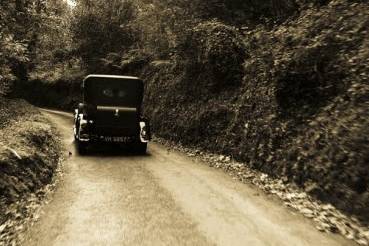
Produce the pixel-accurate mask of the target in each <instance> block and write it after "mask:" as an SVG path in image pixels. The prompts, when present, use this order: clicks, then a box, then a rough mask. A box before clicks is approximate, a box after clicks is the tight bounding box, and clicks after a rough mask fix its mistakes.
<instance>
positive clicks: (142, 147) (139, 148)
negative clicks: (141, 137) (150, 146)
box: [134, 143, 147, 154]
mask: <svg viewBox="0 0 369 246" xmlns="http://www.w3.org/2000/svg"><path fill="white" fill-rule="evenodd" d="M134 151H135V152H136V153H139V154H146V151H147V143H136V144H135V146H134Z"/></svg>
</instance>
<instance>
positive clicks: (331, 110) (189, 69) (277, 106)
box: [143, 0, 369, 220]
mask: <svg viewBox="0 0 369 246" xmlns="http://www.w3.org/2000/svg"><path fill="white" fill-rule="evenodd" d="M368 11H369V8H368V4H367V3H358V2H348V1H343V0H340V1H330V3H329V4H328V5H326V6H320V7H319V8H315V7H314V8H307V9H305V10H303V11H302V12H301V14H300V16H299V17H298V18H296V19H293V20H289V21H287V22H285V23H283V24H282V25H279V26H276V27H275V28H273V29H266V28H263V27H262V26H259V27H258V28H256V29H252V30H250V31H245V32H244V33H243V34H244V40H243V42H239V38H238V36H239V34H238V33H239V32H237V31H236V29H234V28H232V27H229V26H226V25H224V24H221V23H218V22H205V23H203V24H200V25H199V26H198V27H196V28H195V29H194V30H193V33H192V34H191V36H190V39H189V40H190V42H189V43H190V44H191V45H188V46H187V47H185V46H184V49H183V50H181V51H180V54H184V55H183V56H179V60H172V61H171V62H166V63H163V64H161V65H154V64H152V65H151V66H150V67H148V68H146V69H145V70H144V73H143V77H145V78H146V79H147V80H148V83H147V85H146V87H147V95H146V97H145V104H146V106H147V111H146V112H147V114H149V115H150V117H151V119H152V121H153V127H154V132H155V133H156V134H158V135H160V136H162V137H165V138H169V139H172V140H175V141H179V142H182V143H184V144H188V145H195V146H198V147H201V148H204V149H207V150H210V151H216V152H220V153H224V154H229V155H232V156H233V157H234V158H236V159H240V160H243V161H245V162H246V163H247V164H248V165H250V166H252V167H254V168H257V169H259V170H262V171H264V172H267V173H269V174H271V175H274V176H279V177H284V178H285V179H286V180H290V181H292V182H294V183H296V184H298V185H299V186H301V187H303V188H305V189H306V190H307V191H308V192H310V193H311V194H313V195H316V196H317V197H319V198H320V199H322V200H325V201H329V202H332V203H334V204H335V205H336V206H338V207H340V208H342V209H344V210H346V211H349V212H352V213H355V214H357V215H359V216H361V217H362V218H364V219H366V220H367V219H368V217H367V215H368V214H369V212H368V210H367V208H368V207H369V206H368V205H369V192H368V185H367V184H368V183H369V180H368V177H369V173H368V170H369V167H368V163H369V162H368V160H369V156H368V155H369V142H368V129H369V120H368V119H369V117H368V116H369V115H368V114H369V110H368V108H369V107H368V106H369V105H368V104H369V85H368V81H369V78H368V76H369V67H368V64H369V63H368V59H369V54H368V52H369V47H368V42H367V40H369V39H368V33H367V30H366V28H365V27H366V26H367V25H368V24H369V23H368V18H367V16H366V14H365V13H367V12H368ZM243 30H245V29H243ZM217 33H218V36H219V38H218V39H216V38H215V37H216V34H217ZM235 47H236V48H235ZM181 48H183V47H181ZM230 50H232V51H233V52H234V54H235V55H234V56H230V55H229V54H230V53H228V52H230ZM214 60H215V62H214ZM242 60H244V62H243V63H242V64H243V68H242V70H239V64H240V62H241V61H242ZM217 62H219V63H217ZM231 64H234V65H235V66H234V67H231ZM234 75H236V76H242V77H243V79H242V81H237V80H235V79H233V78H230V77H227V76H234ZM219 78H220V79H219ZM218 79H219V80H218ZM234 81H237V82H238V83H232V82H234ZM230 85H231V86H230ZM214 88H215V89H214Z"/></svg>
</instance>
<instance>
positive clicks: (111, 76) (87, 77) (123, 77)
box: [83, 74, 140, 81]
mask: <svg viewBox="0 0 369 246" xmlns="http://www.w3.org/2000/svg"><path fill="white" fill-rule="evenodd" d="M90 78H109V79H129V80H140V78H138V77H133V76H122V75H107V74H90V75H88V76H86V77H85V79H84V80H83V81H86V80H87V79H90Z"/></svg>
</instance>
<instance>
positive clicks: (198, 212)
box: [23, 111, 351, 246]
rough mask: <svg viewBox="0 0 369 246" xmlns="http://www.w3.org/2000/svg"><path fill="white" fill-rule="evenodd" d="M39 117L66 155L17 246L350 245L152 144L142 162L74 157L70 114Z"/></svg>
mask: <svg viewBox="0 0 369 246" xmlns="http://www.w3.org/2000/svg"><path fill="white" fill-rule="evenodd" d="M44 114H45V115H47V116H48V117H49V118H50V119H51V120H52V121H53V122H54V123H55V124H56V125H57V127H58V129H59V130H60V132H61V134H62V137H63V141H64V144H65V148H66V150H67V151H71V152H72V153H73V155H72V156H71V157H67V159H66V161H65V163H64V165H63V169H64V175H63V176H62V178H61V181H60V183H59V187H58V188H57V189H56V191H55V193H54V194H53V195H52V199H51V202H50V203H48V204H47V205H45V207H44V208H43V211H44V212H43V214H42V215H41V217H40V219H39V221H38V222H37V223H36V224H35V225H34V226H32V227H31V228H30V229H29V230H28V231H27V232H26V235H25V236H24V241H23V245H250V246H254V245H351V243H350V242H348V241H346V240H344V239H343V238H341V237H339V236H335V235H328V234H323V233H320V232H318V231H317V230H316V229H315V228H314V226H313V224H312V223H311V222H310V221H309V220H307V219H305V218H304V217H302V216H301V215H299V214H295V213H294V212H293V211H291V210H289V209H287V208H286V207H284V206H283V205H282V204H281V203H280V202H279V201H277V200H275V199H274V198H273V197H271V196H267V195H264V194H262V193H261V192H259V191H258V190H257V189H256V188H254V187H252V186H248V185H245V184H242V183H240V182H237V181H234V180H233V179H232V178H230V177H229V176H227V175H226V174H224V173H223V172H222V171H219V170H216V169H213V168H210V167H207V166H206V165H200V164H199V163H196V161H195V160H193V159H191V158H189V157H187V156H185V155H183V154H181V153H178V152H175V151H169V150H167V149H166V148H164V147H162V146H160V145H158V144H154V143H152V144H150V145H149V151H148V154H147V155H145V156H134V155H129V154H124V153H122V154H120V155H117V154H109V153H103V154H97V153H94V154H92V155H89V156H78V154H77V153H76V151H75V150H74V144H73V136H72V117H71V115H68V114H66V113H61V112H53V111H45V112H44Z"/></svg>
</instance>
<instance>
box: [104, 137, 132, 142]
mask: <svg viewBox="0 0 369 246" xmlns="http://www.w3.org/2000/svg"><path fill="white" fill-rule="evenodd" d="M129 140H130V138H129V137H104V141H106V142H115V143H126V142H129Z"/></svg>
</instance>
